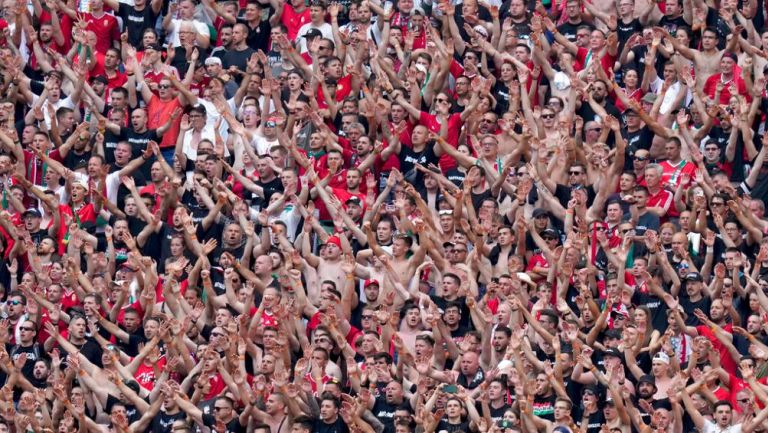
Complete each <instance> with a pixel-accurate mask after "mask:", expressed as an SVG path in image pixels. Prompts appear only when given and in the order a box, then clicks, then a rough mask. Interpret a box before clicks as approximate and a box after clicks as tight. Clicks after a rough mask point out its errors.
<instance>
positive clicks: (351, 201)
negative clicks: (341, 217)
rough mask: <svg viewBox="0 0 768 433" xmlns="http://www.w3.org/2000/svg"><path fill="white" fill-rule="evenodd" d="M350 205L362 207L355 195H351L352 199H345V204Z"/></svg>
mask: <svg viewBox="0 0 768 433" xmlns="http://www.w3.org/2000/svg"><path fill="white" fill-rule="evenodd" d="M350 203H351V204H354V205H358V206H362V205H363V202H362V201H360V197H358V196H356V195H353V196H352V197H350V198H348V199H347V201H346V204H350Z"/></svg>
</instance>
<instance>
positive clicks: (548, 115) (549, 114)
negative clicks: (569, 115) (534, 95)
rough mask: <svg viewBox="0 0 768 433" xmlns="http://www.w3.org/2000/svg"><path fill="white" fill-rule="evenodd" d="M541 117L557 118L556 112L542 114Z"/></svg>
mask: <svg viewBox="0 0 768 433" xmlns="http://www.w3.org/2000/svg"><path fill="white" fill-rule="evenodd" d="M541 118H542V119H554V118H555V114H554V113H547V114H542V115H541Z"/></svg>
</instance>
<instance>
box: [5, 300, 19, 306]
mask: <svg viewBox="0 0 768 433" xmlns="http://www.w3.org/2000/svg"><path fill="white" fill-rule="evenodd" d="M8 303H9V304H11V305H19V304H21V301H19V300H17V299H14V300H11V301H8Z"/></svg>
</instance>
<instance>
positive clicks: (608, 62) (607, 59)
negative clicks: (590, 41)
mask: <svg viewBox="0 0 768 433" xmlns="http://www.w3.org/2000/svg"><path fill="white" fill-rule="evenodd" d="M593 56H594V53H593V52H592V50H588V49H586V48H582V47H579V50H578V51H577V52H576V65H575V66H574V69H575V70H577V71H580V70H582V69H584V68H585V67H587V66H589V63H590V62H591V61H592V60H593V59H592V57H593ZM614 63H616V57H615V56H612V55H610V54H608V53H606V54H605V55H604V56H603V57H602V58H600V65H601V66H602V67H603V70H604V71H605V73H606V74H607V73H608V71H609V70H611V69H613V64H614Z"/></svg>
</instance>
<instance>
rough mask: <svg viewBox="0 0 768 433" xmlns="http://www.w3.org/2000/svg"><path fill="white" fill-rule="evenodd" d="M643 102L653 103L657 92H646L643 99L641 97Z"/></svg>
mask: <svg viewBox="0 0 768 433" xmlns="http://www.w3.org/2000/svg"><path fill="white" fill-rule="evenodd" d="M641 101H643V102H647V103H649V104H653V103H654V102H656V94H655V93H646V94H645V96H643V99H641Z"/></svg>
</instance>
